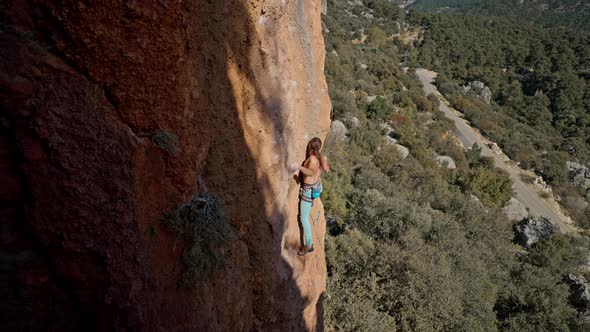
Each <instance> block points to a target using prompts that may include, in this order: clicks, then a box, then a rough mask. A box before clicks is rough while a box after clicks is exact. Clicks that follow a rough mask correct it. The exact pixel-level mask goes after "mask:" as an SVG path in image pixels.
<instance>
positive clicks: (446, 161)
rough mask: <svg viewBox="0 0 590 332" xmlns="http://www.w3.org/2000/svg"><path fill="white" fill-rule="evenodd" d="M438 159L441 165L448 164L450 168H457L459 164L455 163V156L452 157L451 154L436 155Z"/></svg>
mask: <svg viewBox="0 0 590 332" xmlns="http://www.w3.org/2000/svg"><path fill="white" fill-rule="evenodd" d="M436 161H437V162H438V164H439V165H441V166H445V165H446V167H447V168H448V169H455V168H457V166H456V165H455V161H454V160H453V158H451V157H449V156H437V157H436Z"/></svg>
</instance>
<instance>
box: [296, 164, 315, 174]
mask: <svg viewBox="0 0 590 332" xmlns="http://www.w3.org/2000/svg"><path fill="white" fill-rule="evenodd" d="M299 170H300V171H301V173H303V174H305V175H306V176H312V175H313V171H312V170H311V168H307V167H305V166H299Z"/></svg>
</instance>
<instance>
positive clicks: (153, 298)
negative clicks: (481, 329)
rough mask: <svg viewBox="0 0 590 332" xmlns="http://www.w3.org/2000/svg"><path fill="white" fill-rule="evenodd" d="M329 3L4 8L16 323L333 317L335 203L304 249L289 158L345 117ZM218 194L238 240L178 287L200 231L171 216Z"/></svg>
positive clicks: (129, 326)
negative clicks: (162, 141)
mask: <svg viewBox="0 0 590 332" xmlns="http://www.w3.org/2000/svg"><path fill="white" fill-rule="evenodd" d="M321 3H322V2H321V0H314V1H305V2H303V1H295V0H292V1H289V0H287V1H281V0H276V1H260V0H253V1H241V0H224V1H210V2H203V1H183V2H169V1H161V2H143V1H125V2H93V3H85V2H72V1H61V2H53V1H34V0H31V1H24V0H12V1H6V2H5V3H3V5H2V6H0V9H1V10H2V11H3V12H2V16H3V24H6V27H3V28H2V29H3V33H2V34H1V35H0V47H1V48H2V53H3V56H2V57H1V59H0V96H1V98H0V103H1V105H2V109H3V114H2V125H1V126H0V149H2V151H0V156H2V157H3V160H2V163H0V171H1V172H2V173H1V175H0V176H1V180H2V187H3V188H2V189H1V190H0V193H1V195H0V199H1V200H2V201H1V203H2V204H0V216H2V220H5V221H4V222H3V225H2V227H3V233H6V234H7V236H4V235H3V237H2V244H1V245H2V250H3V252H5V253H6V260H7V261H10V262H11V263H10V264H8V265H7V266H8V271H7V273H4V272H3V275H2V277H1V278H2V280H1V281H2V284H3V285H7V286H6V287H7V288H8V290H7V291H5V292H4V293H5V294H6V299H5V301H3V304H2V307H1V308H0V309H2V311H3V313H4V314H6V317H8V318H9V319H5V320H4V322H3V324H4V325H3V327H4V328H6V329H7V330H15V331H16V330H46V329H47V328H48V326H52V328H53V329H54V330H88V329H91V330H99V331H113V330H134V331H188V330H193V331H251V330H262V331H269V330H276V331H302V330H315V329H316V327H318V329H321V326H322V319H321V308H322V306H321V301H320V296H321V294H322V293H323V292H324V290H325V282H326V268H325V260H324V254H323V239H324V232H325V221H324V219H323V217H322V214H321V213H320V212H322V204H321V202H318V203H317V204H315V205H314V209H313V211H312V216H317V215H318V213H319V216H320V218H319V221H318V222H317V224H316V225H315V226H314V239H315V241H314V242H315V243H316V251H315V252H314V253H313V254H311V255H307V256H305V257H304V258H302V257H299V256H297V254H296V253H297V249H298V247H299V245H300V231H299V226H298V223H297V205H298V185H297V183H296V182H295V180H294V179H293V177H292V174H291V173H289V172H288V171H287V170H286V167H285V166H286V165H287V163H288V162H290V161H297V162H299V161H302V160H303V158H304V156H305V147H306V143H307V141H308V140H309V139H311V138H312V137H314V136H319V137H321V138H324V137H325V135H326V134H327V132H328V128H329V125H330V119H329V114H330V103H329V98H328V95H327V88H326V83H325V80H324V76H323V64H324V44H323V39H322V34H321V22H320V10H321ZM158 130H161V131H165V132H167V133H169V134H170V135H174V136H175V137H177V138H178V142H177V144H176V147H175V150H176V151H175V152H174V153H168V152H166V151H165V150H163V149H161V148H160V147H158V146H156V145H155V144H154V143H153V140H152V137H153V135H154V133H155V132H156V131H158ZM5 183H7V184H8V186H7V187H6V186H4V184H5ZM204 191H209V192H211V193H213V194H215V195H217V196H218V197H219V198H220V200H221V201H222V203H223V206H224V209H225V210H226V214H227V217H228V220H229V222H230V224H231V225H232V227H233V229H234V230H235V232H236V237H235V239H232V240H229V241H227V242H226V243H225V244H224V248H223V250H224V253H225V254H224V255H225V256H226V261H225V265H224V267H223V268H222V269H220V270H218V271H216V272H215V273H214V275H213V277H212V278H211V279H210V280H207V281H204V282H202V283H201V284H199V285H197V286H196V287H195V288H192V289H183V288H178V281H179V280H180V277H181V275H182V273H183V272H184V269H185V266H184V264H183V263H182V260H181V255H182V249H183V247H184V243H183V241H182V239H177V238H176V236H175V235H173V234H170V233H169V232H168V231H166V230H165V229H164V228H162V227H161V226H159V225H158V221H159V220H161V218H162V216H163V214H165V213H166V212H168V211H170V210H171V209H173V208H174V207H175V206H177V205H178V204H179V203H181V202H185V201H187V199H188V198H189V197H191V196H192V195H194V194H196V193H201V192H204ZM314 219H315V217H314Z"/></svg>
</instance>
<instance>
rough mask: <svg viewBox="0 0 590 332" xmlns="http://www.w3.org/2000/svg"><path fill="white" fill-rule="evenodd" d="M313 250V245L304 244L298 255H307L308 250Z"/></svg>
mask: <svg viewBox="0 0 590 332" xmlns="http://www.w3.org/2000/svg"><path fill="white" fill-rule="evenodd" d="M312 251H313V246H311V247H308V246H303V248H301V250H299V252H298V253H297V255H299V256H305V254H307V253H308V252H312Z"/></svg>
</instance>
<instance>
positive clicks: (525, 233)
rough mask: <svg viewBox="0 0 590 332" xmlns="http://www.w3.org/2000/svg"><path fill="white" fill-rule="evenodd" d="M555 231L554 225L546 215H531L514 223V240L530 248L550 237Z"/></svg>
mask: <svg viewBox="0 0 590 332" xmlns="http://www.w3.org/2000/svg"><path fill="white" fill-rule="evenodd" d="M553 232H554V227H553V224H551V222H550V221H549V219H547V218H545V217H531V218H527V219H524V220H523V221H521V222H520V223H518V224H516V225H514V240H515V242H516V243H518V244H520V245H521V246H523V247H527V248H528V247H530V246H532V245H533V244H535V243H537V242H539V241H541V240H543V239H546V238H548V237H549V236H551V234H553Z"/></svg>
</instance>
